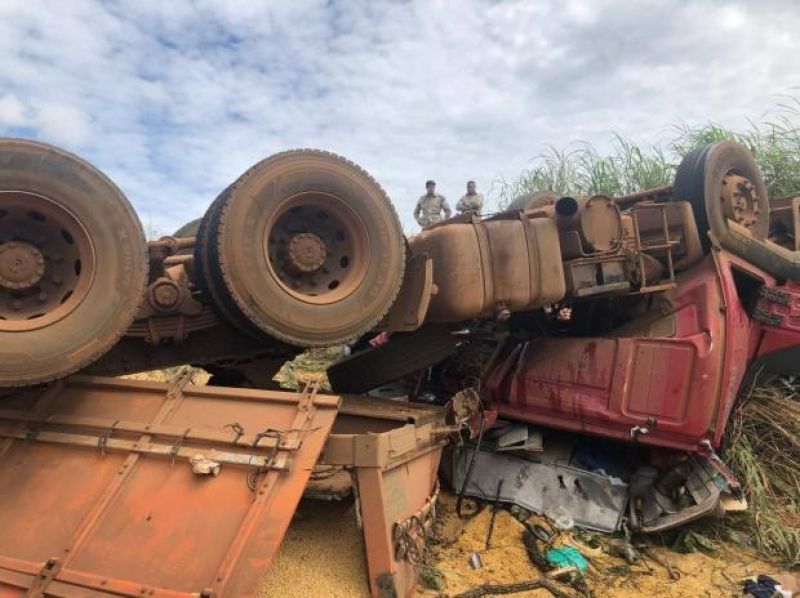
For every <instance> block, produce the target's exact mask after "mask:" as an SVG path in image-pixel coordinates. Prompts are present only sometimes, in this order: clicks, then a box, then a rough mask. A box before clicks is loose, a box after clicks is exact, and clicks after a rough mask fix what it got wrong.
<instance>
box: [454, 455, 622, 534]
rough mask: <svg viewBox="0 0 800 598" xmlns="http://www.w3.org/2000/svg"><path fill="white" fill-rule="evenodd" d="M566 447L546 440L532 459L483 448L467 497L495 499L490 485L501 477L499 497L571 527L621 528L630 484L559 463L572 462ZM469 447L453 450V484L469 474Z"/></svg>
mask: <svg viewBox="0 0 800 598" xmlns="http://www.w3.org/2000/svg"><path fill="white" fill-rule="evenodd" d="M570 453H571V451H567V457H566V459H564V458H563V447H562V446H561V445H554V448H553V450H552V451H551V449H550V447H549V445H548V443H547V442H545V445H544V450H543V452H542V453H541V457H540V459H539V461H540V462H534V461H532V460H529V459H523V458H520V457H518V456H515V455H511V454H507V453H496V452H489V451H484V450H481V451H479V452H478V454H477V456H476V458H475V465H474V468H473V471H472V476H471V479H469V483H468V484H467V485H466V487H465V489H464V493H465V494H466V495H467V496H472V497H475V498H481V499H484V500H491V498H493V496H492V494H491V490H490V489H494V488H496V487H497V485H498V483H499V481H500V480H501V479H505V480H508V481H509V482H510V483H507V484H505V485H504V486H503V488H502V491H501V493H500V500H501V501H503V502H506V503H514V504H517V505H519V506H521V507H523V508H524V509H526V510H528V511H533V512H534V513H539V514H543V513H547V514H548V515H550V514H554V515H555V517H554V519H556V520H557V525H559V526H560V527H561V528H563V529H568V528H570V527H572V525H577V526H580V527H585V528H588V529H594V530H599V531H607V532H613V531H614V530H616V529H617V528H618V527H619V524H620V521H621V519H622V516H623V514H624V511H625V505H626V504H627V501H628V486H627V484H625V483H624V482H622V481H621V480H619V479H617V478H612V477H610V476H606V475H601V474H596V473H593V472H590V471H586V470H583V469H579V468H577V467H572V466H570V465H561V464H559V463H569V454H570ZM470 455H471V449H470V448H469V447H466V448H463V447H459V448H456V449H454V450H453V459H452V460H453V468H452V472H450V475H451V479H452V483H453V486H454V487H455V488H462V487H463V485H464V481H465V479H466V478H467V475H466V474H467V470H468V464H469V459H470Z"/></svg>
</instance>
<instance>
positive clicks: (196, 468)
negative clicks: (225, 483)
mask: <svg viewBox="0 0 800 598" xmlns="http://www.w3.org/2000/svg"><path fill="white" fill-rule="evenodd" d="M189 463H190V464H191V466H192V473H196V474H198V475H212V476H214V477H216V476H218V475H219V469H220V467H221V465H220V463H219V461H212V460H211V459H208V458H207V457H205V455H200V454H197V455H195V456H194V457H191V458H190V459H189Z"/></svg>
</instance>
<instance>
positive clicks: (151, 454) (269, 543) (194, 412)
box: [0, 377, 339, 597]
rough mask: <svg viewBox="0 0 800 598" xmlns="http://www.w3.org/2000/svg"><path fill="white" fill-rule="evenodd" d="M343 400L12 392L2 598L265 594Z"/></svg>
mask: <svg viewBox="0 0 800 598" xmlns="http://www.w3.org/2000/svg"><path fill="white" fill-rule="evenodd" d="M338 404H339V399H338V398H337V397H325V396H319V395H316V394H315V393H313V392H308V393H304V394H291V393H283V392H264V391H252V390H242V389H219V388H213V387H193V386H190V385H187V386H181V385H180V384H179V385H176V386H173V387H172V388H170V387H168V386H167V385H164V384H159V383H150V382H138V381H137V382H133V381H121V380H109V379H101V378H89V377H73V378H69V379H66V380H65V381H63V382H61V383H57V384H56V385H55V386H53V387H51V388H49V389H48V390H46V391H45V392H44V393H41V394H40V395H39V396H38V397H37V398H36V399H35V400H33V401H31V397H24V398H23V397H19V398H13V397H12V398H11V399H9V400H4V401H3V402H2V403H0V407H2V411H0V437H2V438H3V439H4V440H2V441H0V488H2V489H3V492H2V493H0V527H2V529H3V530H4V533H3V534H2V535H0V594H1V595H3V596H14V595H25V594H27V595H44V594H47V595H54V596H83V595H87V596H88V595H92V596H102V595H119V594H122V595H149V596H175V597H177V596H198V595H201V596H250V595H255V594H256V593H257V590H258V586H259V584H260V582H261V579H262V577H263V575H264V572H265V570H266V569H267V567H268V566H269V563H270V560H271V559H272V557H273V555H274V554H275V552H276V550H277V548H278V546H279V544H280V540H281V538H282V536H283V534H284V532H285V530H286V527H287V526H288V524H289V520H290V519H291V516H292V514H293V512H294V510H295V508H296V506H297V502H298V500H299V498H300V495H301V493H302V491H303V488H304V487H305V485H306V482H307V480H308V478H309V475H310V474H311V471H312V468H313V466H314V463H315V462H316V460H317V456H318V454H319V452H320V450H321V449H322V447H323V444H324V443H325V440H326V438H327V435H328V432H329V431H330V429H331V426H332V425H333V422H334V419H335V417H336V413H337V407H338ZM196 455H204V456H205V457H207V458H208V459H211V460H212V461H214V462H216V463H219V464H220V471H219V475H216V476H214V475H199V474H196V473H193V470H192V462H191V461H190V460H193V457H195V456H196Z"/></svg>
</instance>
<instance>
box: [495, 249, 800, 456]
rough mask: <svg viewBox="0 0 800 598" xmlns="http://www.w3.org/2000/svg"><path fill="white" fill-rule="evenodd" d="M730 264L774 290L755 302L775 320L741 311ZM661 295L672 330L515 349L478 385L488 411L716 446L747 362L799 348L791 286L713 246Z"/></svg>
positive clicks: (798, 299) (687, 445)
mask: <svg viewBox="0 0 800 598" xmlns="http://www.w3.org/2000/svg"><path fill="white" fill-rule="evenodd" d="M733 268H737V269H739V270H740V271H744V272H746V273H748V274H750V275H751V276H753V277H754V278H755V279H760V280H762V281H763V282H764V286H765V287H766V288H770V289H772V288H775V289H777V290H779V291H780V292H781V293H783V295H780V301H779V302H778V303H775V302H774V301H773V302H771V303H770V305H764V301H763V300H762V301H761V302H760V303H759V305H760V306H761V307H762V308H763V310H765V312H766V313H768V314H773V315H779V316H780V323H778V324H773V325H769V324H765V323H764V322H763V320H754V319H753V318H752V317H751V316H750V315H748V313H747V312H746V310H745V307H744V306H743V304H742V301H741V299H740V297H739V295H738V291H737V288H736V283H735V279H734V275H733V270H732V269H733ZM784 296H786V300H785V301H784ZM670 301H671V310H670V312H669V313H667V314H665V315H664V319H665V321H666V319H667V318H673V319H674V327H673V328H672V329H673V330H674V334H671V333H670V334H667V333H663V332H662V335H661V336H659V335H657V334H655V333H653V332H652V331H651V332H650V333H649V334H638V335H625V336H616V337H606V338H599V339H598V338H565V337H562V338H552V337H551V338H543V339H539V340H537V341H536V343H529V344H528V345H527V346H525V347H523V348H521V349H516V350H515V351H513V352H512V353H511V355H510V356H509V357H508V358H507V359H506V361H505V362H503V363H501V364H500V365H499V366H498V368H497V369H496V370H495V372H494V373H493V374H492V375H491V376H490V377H489V380H488V382H487V389H488V392H489V394H490V397H491V398H492V402H493V404H494V406H495V408H496V409H497V410H498V412H499V414H500V415H501V416H502V417H507V418H514V419H520V420H523V421H529V422H533V423H540V424H544V425H548V426H553V427H556V428H562V429H568V430H576V431H581V432H585V433H590V434H596V435H601V436H607V437H612V438H617V439H621V440H631V439H632V437H633V436H635V437H636V440H637V441H639V442H642V443H645V444H652V445H658V446H665V447H670V448H677V449H683V450H698V449H699V448H700V446H701V443H703V442H704V441H708V442H711V444H712V445H713V446H717V445H718V444H719V442H720V440H721V437H722V432H723V431H724V427H725V424H726V422H727V418H728V416H729V415H730V411H731V409H732V408H733V405H734V403H735V400H736V397H737V394H738V391H739V387H740V384H741V382H742V379H743V377H744V375H745V372H746V370H747V367H748V365H749V364H750V363H751V361H752V360H753V359H754V358H755V357H756V356H757V355H763V354H765V353H768V352H769V351H773V350H777V349H782V348H785V347H791V346H797V345H800V285H797V284H796V283H785V284H783V285H778V283H777V282H776V281H775V279H774V278H773V277H771V276H769V275H768V274H766V273H764V272H763V271H761V270H759V269H757V268H755V267H753V266H752V265H751V264H749V263H747V262H746V261H744V260H741V259H739V258H736V257H735V256H733V255H731V254H730V253H728V252H727V251H715V252H714V255H713V257H712V256H709V257H708V258H707V259H706V260H705V261H704V262H703V263H701V264H699V265H698V266H696V267H694V268H692V269H691V270H689V271H688V272H686V273H684V274H683V275H681V276H679V278H678V285H677V288H676V289H675V290H674V291H673V292H672V294H671V297H670ZM665 328H667V329H668V328H670V326H666V327H665ZM657 329H658V328H657V327H655V326H654V327H652V330H657ZM643 429H646V432H642V430H643ZM637 430H638V431H637Z"/></svg>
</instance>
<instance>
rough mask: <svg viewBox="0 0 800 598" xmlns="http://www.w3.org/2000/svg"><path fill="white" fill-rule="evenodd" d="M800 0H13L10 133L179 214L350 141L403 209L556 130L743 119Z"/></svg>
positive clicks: (1, 16) (647, 135) (761, 92)
mask: <svg viewBox="0 0 800 598" xmlns="http://www.w3.org/2000/svg"><path fill="white" fill-rule="evenodd" d="M798 30H800V13H798V11H797V10H796V7H795V5H794V3H792V2H790V1H789V0H786V1H777V0H776V1H765V2H760V3H750V2H740V3H721V2H714V1H707V2H695V3H684V2H680V1H679V0H665V1H663V2H657V1H655V0H650V1H648V2H637V3H624V2H619V1H615V0H598V1H592V0H573V1H571V2H568V3H560V2H556V1H552V2H526V1H524V0H508V1H505V2H489V1H482V0H465V1H461V2H454V1H446V0H436V1H432V2H428V1H424V0H416V1H411V2H403V3H398V2H367V1H363V2H358V1H354V2H348V3H328V2H323V1H321V0H308V1H302V2H291V3H290V2H279V1H274V2H249V1H244V0H241V1H239V0H237V1H235V2H231V1H228V2H213V1H211V0H209V1H207V2H199V1H198V2H193V3H179V2H160V1H157V0H140V1H139V2H134V1H133V0H118V1H116V2H93V1H90V0H75V1H71V2H68V3H62V4H60V5H59V8H57V9H56V8H54V5H53V4H52V3H50V2H45V1H42V0H39V1H36V0H16V1H14V0H6V1H5V2H2V3H0V85H2V87H1V89H2V90H3V92H2V94H3V95H1V96H0V133H5V134H13V135H19V134H32V135H35V136H36V137H37V138H40V139H43V140H46V141H51V142H54V143H57V144H60V145H64V146H66V147H67V148H69V149H71V150H73V151H75V152H77V153H78V154H80V155H82V156H84V157H85V158H87V159H89V160H90V161H92V162H93V163H94V164H96V165H97V166H98V167H100V168H101V169H103V170H105V171H106V172H107V173H108V174H109V175H110V176H111V177H112V178H113V179H114V180H115V181H116V182H117V183H118V184H119V185H120V186H121V187H122V188H123V189H124V190H125V192H126V193H127V194H128V196H129V197H130V198H131V200H132V201H133V203H134V205H135V206H136V207H137V209H138V210H139V213H140V215H141V216H142V219H143V220H144V221H145V222H149V223H152V225H153V226H155V227H156V228H159V229H161V230H162V231H167V232H169V231H171V230H173V229H175V228H177V227H178V226H179V225H181V224H182V223H183V222H185V221H187V220H189V219H190V218H194V217H197V216H199V215H201V214H202V213H203V211H204V209H205V208H206V206H207V205H208V203H209V202H210V201H211V200H212V199H213V197H214V196H215V195H216V193H218V192H219V191H220V190H221V189H222V188H224V187H225V186H226V185H227V184H228V183H229V182H230V181H232V180H233V179H234V178H235V177H236V176H238V175H239V174H240V173H241V172H242V171H244V170H245V169H246V168H247V167H248V166H250V165H251V164H252V163H254V162H255V161H257V160H258V159H260V158H262V157H264V156H266V155H268V154H270V153H273V152H276V151H280V150H283V149H288V148H291V147H309V146H311V147H320V148H324V149H330V150H332V151H337V152H339V153H342V154H344V155H346V156H347V157H349V158H350V159H353V160H355V161H356V162H359V163H360V164H361V165H362V166H364V167H365V168H367V169H368V170H370V171H371V172H372V173H373V174H374V175H375V176H376V178H377V179H378V180H379V181H380V182H381V183H382V184H383V185H384V187H386V189H387V190H388V192H389V194H390V196H391V197H392V198H393V199H394V201H395V203H396V205H397V206H398V210H399V211H400V213H401V215H402V217H403V220H404V222H405V223H406V224H407V225H408V226H409V228H411V224H412V221H411V217H410V213H411V210H412V208H413V204H414V201H415V199H416V197H417V196H418V195H419V194H420V193H421V192H422V183H423V182H424V180H425V179H426V178H429V177H433V178H435V179H437V181H439V183H440V189H441V191H442V192H443V193H445V194H446V195H449V196H451V197H453V198H455V196H457V195H459V194H461V193H462V188H463V185H464V181H466V180H467V179H470V178H474V179H476V180H478V182H479V185H480V186H481V187H482V188H483V189H484V190H488V188H489V186H490V183H491V181H492V180H493V179H494V178H495V177H496V176H498V175H500V176H505V177H513V176H514V175H515V174H517V173H518V172H519V171H520V170H521V169H522V168H523V167H524V166H525V165H526V163H527V162H528V161H529V160H530V159H531V158H532V157H533V156H535V155H536V154H538V153H539V152H540V151H541V150H542V148H543V147H544V146H545V145H547V144H551V143H552V144H556V145H563V144H565V143H567V142H569V141H572V140H575V139H582V140H586V141H590V142H594V143H596V144H599V145H600V146H601V147H602V146H604V145H605V144H608V143H609V142H610V140H611V138H610V135H609V131H610V130H615V131H619V132H620V133H622V134H623V135H627V136H631V137H633V138H634V139H637V140H639V141H644V142H654V141H657V140H658V139H659V138H660V137H661V136H662V135H663V133H664V128H665V126H666V125H668V124H670V123H673V122H675V121H676V120H677V119H683V120H685V121H688V122H700V121H707V120H710V119H714V120H718V121H721V122H723V123H726V124H730V125H734V126H735V125H739V124H742V123H743V122H744V118H745V117H746V116H758V115H759V114H760V113H761V112H763V111H764V110H765V109H766V108H768V107H769V106H771V105H773V104H774V102H775V100H776V99H777V97H778V95H779V94H782V93H787V92H790V91H791V90H792V88H797V86H800V71H798V69H797V62H796V56H798V55H800V41H798V39H797V36H796V31H798Z"/></svg>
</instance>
